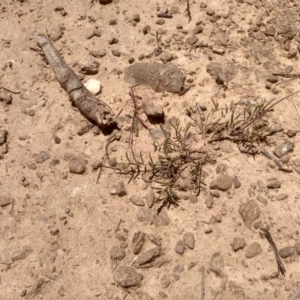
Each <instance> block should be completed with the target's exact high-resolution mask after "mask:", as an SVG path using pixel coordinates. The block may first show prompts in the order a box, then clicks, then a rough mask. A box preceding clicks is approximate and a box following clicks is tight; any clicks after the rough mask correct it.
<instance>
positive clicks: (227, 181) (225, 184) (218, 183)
mask: <svg viewBox="0 0 300 300" xmlns="http://www.w3.org/2000/svg"><path fill="white" fill-rule="evenodd" d="M232 183H233V177H232V176H229V175H227V174H224V175H220V176H218V177H217V178H216V179H215V180H213V181H212V182H211V183H210V188H211V189H217V190H221V191H226V190H228V189H230V188H231V186H232Z"/></svg>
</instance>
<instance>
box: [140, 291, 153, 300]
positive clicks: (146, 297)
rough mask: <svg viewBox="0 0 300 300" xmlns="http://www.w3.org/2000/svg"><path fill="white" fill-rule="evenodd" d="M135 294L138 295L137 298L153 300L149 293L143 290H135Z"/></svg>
mask: <svg viewBox="0 0 300 300" xmlns="http://www.w3.org/2000/svg"><path fill="white" fill-rule="evenodd" d="M137 295H138V297H139V298H138V300H153V298H152V297H151V296H150V295H148V294H147V293H144V292H137Z"/></svg>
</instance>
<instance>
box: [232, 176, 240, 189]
mask: <svg viewBox="0 0 300 300" xmlns="http://www.w3.org/2000/svg"><path fill="white" fill-rule="evenodd" d="M233 186H234V188H235V189H238V188H239V187H241V182H240V180H239V178H238V177H237V176H236V175H235V176H233Z"/></svg>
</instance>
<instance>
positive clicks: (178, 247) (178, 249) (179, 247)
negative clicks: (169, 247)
mask: <svg viewBox="0 0 300 300" xmlns="http://www.w3.org/2000/svg"><path fill="white" fill-rule="evenodd" d="M184 249H185V242H184V241H183V240H179V241H178V242H177V243H176V246H175V252H176V253H178V254H183V253H184Z"/></svg>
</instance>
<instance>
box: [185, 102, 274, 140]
mask: <svg viewBox="0 0 300 300" xmlns="http://www.w3.org/2000/svg"><path fill="white" fill-rule="evenodd" d="M212 103H213V108H212V110H211V112H210V113H208V114H207V115H206V116H205V115H204V113H203V110H201V114H200V109H201V107H200V108H199V105H198V104H197V105H196V107H197V111H196V112H197V113H198V115H200V117H198V118H197V117H196V116H195V113H194V111H195V110H194V111H193V110H192V109H188V110H187V111H186V113H187V115H188V116H189V117H190V118H191V119H192V120H193V121H194V124H195V125H196V126H197V127H198V128H199V129H200V131H201V134H202V135H203V136H204V137H205V138H207V137H208V142H209V143H212V142H214V141H220V140H226V139H228V140H232V141H234V142H237V143H239V142H251V143H255V142H256V143H261V142H263V141H265V140H266V137H267V136H268V135H270V133H271V131H272V128H271V127H270V126H269V125H268V122H267V121H265V120H264V119H263V118H264V117H265V116H267V114H268V113H270V112H271V111H272V109H273V107H274V106H275V105H276V104H277V103H279V102H278V101H276V102H275V101H274V100H271V101H266V100H262V101H261V102H259V103H256V104H255V105H253V106H249V105H245V106H241V105H240V104H241V103H240V101H239V102H237V103H234V102H231V103H230V105H227V104H226V105H225V107H222V108H220V107H219V103H218V102H217V101H215V100H214V99H212Z"/></svg>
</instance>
